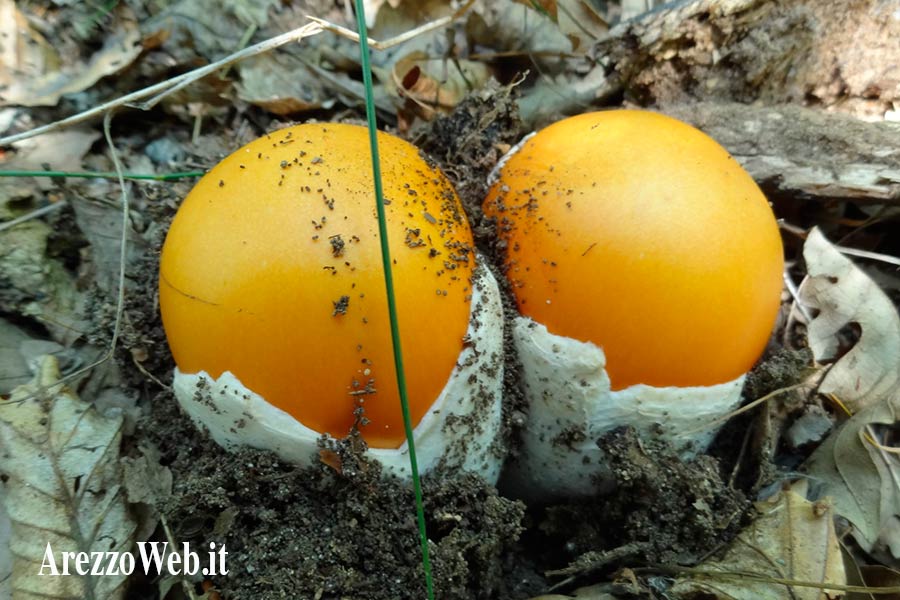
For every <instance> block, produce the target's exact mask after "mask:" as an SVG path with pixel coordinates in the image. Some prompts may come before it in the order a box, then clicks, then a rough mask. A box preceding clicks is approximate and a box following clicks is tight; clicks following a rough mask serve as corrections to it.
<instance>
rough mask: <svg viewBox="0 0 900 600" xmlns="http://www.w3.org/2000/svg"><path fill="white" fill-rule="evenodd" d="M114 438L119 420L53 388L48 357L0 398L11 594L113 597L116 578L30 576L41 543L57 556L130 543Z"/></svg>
mask: <svg viewBox="0 0 900 600" xmlns="http://www.w3.org/2000/svg"><path fill="white" fill-rule="evenodd" d="M121 436H122V418H121V417H119V416H114V417H111V416H104V415H101V414H100V413H99V412H97V410H96V409H95V408H94V407H93V405H91V404H89V403H87V402H82V401H81V400H80V399H79V398H78V397H77V396H76V395H75V394H74V393H73V392H72V391H70V390H69V389H67V388H65V387H63V386H62V385H61V384H60V383H59V367H58V366H57V363H56V359H54V358H53V357H51V356H46V357H44V358H43V359H42V361H41V363H40V367H39V370H38V372H37V375H36V376H35V378H34V380H33V381H32V382H31V383H28V384H26V385H23V386H20V387H18V388H16V389H15V390H13V392H12V395H11V397H10V398H9V399H8V400H5V401H0V458H2V462H0V469H2V472H3V474H4V475H5V476H6V478H7V481H6V484H5V498H4V501H5V502H4V503H5V508H6V511H7V513H8V516H9V519H10V521H11V523H12V532H11V538H10V542H9V543H10V550H11V553H12V556H13V569H12V575H11V577H10V580H11V581H10V583H11V586H10V587H11V588H12V595H13V597H14V598H17V599H21V600H28V599H31V598H35V599H36V598H43V599H47V598H84V599H86V600H94V599H97V600H99V599H104V600H106V599H111V600H115V599H117V598H122V597H123V594H124V588H125V581H126V577H125V576H124V575H119V576H116V575H110V576H102V577H92V576H79V575H76V574H73V575H71V576H69V577H45V576H41V575H39V573H40V572H41V565H42V563H43V562H44V555H45V551H46V548H47V545H48V544H49V545H50V547H51V548H52V551H53V554H54V556H55V557H57V563H59V557H60V556H61V553H62V552H88V553H90V552H94V551H103V552H109V551H112V552H122V551H127V550H129V549H130V548H131V545H132V544H133V542H134V535H135V528H136V524H135V521H134V520H133V518H132V516H131V514H130V511H129V507H128V503H127V501H126V498H125V491H124V488H123V487H122V483H121V482H122V474H121V467H120V464H119V444H120V441H121ZM57 566H58V565H57ZM46 572H47V571H46V569H45V573H46Z"/></svg>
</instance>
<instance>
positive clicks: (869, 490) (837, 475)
mask: <svg viewBox="0 0 900 600" xmlns="http://www.w3.org/2000/svg"><path fill="white" fill-rule="evenodd" d="M898 407H900V392H898V393H897V394H895V395H894V396H893V397H892V398H888V399H886V400H883V401H882V402H880V403H878V404H876V405H875V406H871V407H869V408H867V409H865V410H863V411H861V412H859V413H857V414H855V415H854V416H853V417H852V418H851V419H850V420H849V421H847V422H846V423H845V424H844V425H843V426H842V427H841V428H840V429H839V430H838V431H837V432H835V433H834V434H832V435H831V436H829V437H828V438H827V439H826V440H825V442H824V443H823V444H822V445H821V446H819V448H817V449H816V451H815V452H814V453H813V455H812V456H811V457H810V459H809V460H808V461H807V464H806V471H807V473H808V474H809V476H810V478H811V480H812V481H813V482H815V483H816V484H818V485H819V487H820V488H821V489H820V492H821V494H824V495H828V496H830V497H831V498H833V501H834V505H835V509H836V510H837V512H838V514H839V515H841V516H842V517H844V518H845V519H847V520H848V521H850V523H852V524H853V526H854V531H853V536H854V537H855V538H856V541H857V542H859V544H860V545H861V546H862V547H863V549H864V550H866V551H869V550H871V549H872V546H873V545H874V544H875V542H876V540H878V538H879V536H880V535H881V533H882V531H883V530H884V529H885V528H886V527H887V526H888V525H889V523H890V521H891V519H893V518H894V517H896V516H897V515H900V485H898V483H897V474H898V473H900V460H898V457H897V456H896V455H894V454H890V453H888V452H885V451H883V450H881V449H880V448H878V447H877V446H876V445H874V444H873V443H872V442H871V441H870V440H871V434H870V432H871V427H870V426H871V425H875V424H883V425H892V424H894V423H895V422H896V421H897V420H898V414H897V413H898V410H897V409H898Z"/></svg>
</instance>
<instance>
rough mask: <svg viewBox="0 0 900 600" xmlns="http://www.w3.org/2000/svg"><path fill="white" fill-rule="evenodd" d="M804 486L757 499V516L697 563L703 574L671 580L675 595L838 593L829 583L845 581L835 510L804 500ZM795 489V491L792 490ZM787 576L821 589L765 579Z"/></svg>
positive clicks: (771, 597)
mask: <svg viewBox="0 0 900 600" xmlns="http://www.w3.org/2000/svg"><path fill="white" fill-rule="evenodd" d="M805 488H806V486H805V484H802V483H801V484H796V485H795V486H794V487H793V488H792V489H789V490H784V491H782V492H780V493H779V494H778V495H776V496H775V497H774V498H772V499H771V500H768V501H764V502H757V503H756V505H755V506H756V510H757V512H758V514H757V517H756V518H755V519H754V520H753V523H751V524H750V525H749V526H748V527H747V528H746V529H744V530H743V531H742V532H741V533H740V534H739V535H738V537H737V538H736V539H735V540H734V542H732V544H731V545H730V546H729V547H728V549H727V550H726V551H725V554H724V556H723V557H722V558H721V559H713V560H707V561H706V562H704V563H702V564H700V565H699V566H698V567H697V571H700V572H702V573H703V574H702V575H700V574H689V575H686V576H684V577H681V578H679V579H678V580H676V582H675V585H674V586H673V587H672V589H671V590H670V594H671V595H672V596H673V597H674V598H684V599H687V598H693V597H696V596H698V595H700V596H702V597H703V598H715V599H720V600H745V599H746V600H782V599H783V598H793V599H795V600H824V599H825V598H829V599H834V598H838V597H840V596H842V595H843V594H842V593H841V592H838V591H833V590H832V591H828V588H827V585H828V584H836V585H846V582H847V578H846V575H845V573H844V562H843V557H842V555H841V548H840V545H839V544H838V539H837V535H836V534H835V529H834V510H833V508H832V506H831V505H830V504H829V503H828V502H827V501H824V500H823V501H818V502H809V501H808V500H806V498H805V497H804V496H805ZM795 490H796V491H795ZM772 578H775V579H789V580H793V581H802V582H806V583H812V584H823V588H824V589H823V588H818V587H806V586H803V587H801V586H797V585H792V586H785V585H782V584H778V583H773V582H770V581H767V579H772Z"/></svg>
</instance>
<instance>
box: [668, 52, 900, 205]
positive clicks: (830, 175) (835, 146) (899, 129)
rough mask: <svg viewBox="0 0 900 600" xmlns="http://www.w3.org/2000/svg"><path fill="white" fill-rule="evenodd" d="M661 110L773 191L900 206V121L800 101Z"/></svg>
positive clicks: (732, 103) (721, 104) (695, 106)
mask: <svg viewBox="0 0 900 600" xmlns="http://www.w3.org/2000/svg"><path fill="white" fill-rule="evenodd" d="M897 44H898V45H900V41H897ZM662 111H663V112H665V113H666V114H669V115H671V116H673V117H676V118H678V119H681V120H683V121H686V122H688V123H691V124H693V125H695V126H696V127H698V128H700V129H702V130H703V131H705V132H706V133H708V134H709V135H711V136H712V137H713V138H715V139H716V140H717V141H718V142H719V143H721V144H722V145H723V146H725V148H727V149H728V151H729V152H731V154H732V155H734V157H735V158H736V159H737V160H738V161H739V162H740V163H741V164H742V165H743V166H744V168H745V169H747V171H748V172H749V173H750V174H751V175H752V176H753V178H754V179H756V181H758V182H759V183H760V184H761V185H762V186H763V187H764V188H765V189H766V191H767V192H773V191H775V192H781V193H784V194H794V195H797V194H800V195H803V196H807V197H812V198H828V199H848V200H854V201H856V202H864V203H879V204H891V205H895V206H900V123H889V122H880V123H869V122H864V121H860V120H859V119H856V118H854V117H851V116H848V115H842V114H834V113H827V112H823V111H821V110H818V109H812V108H804V107H802V106H797V105H781V106H770V107H764V106H754V105H746V104H738V103H734V102H702V103H692V104H679V105H670V106H665V107H664V108H663V109H662Z"/></svg>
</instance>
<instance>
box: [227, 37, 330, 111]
mask: <svg viewBox="0 0 900 600" xmlns="http://www.w3.org/2000/svg"><path fill="white" fill-rule="evenodd" d="M238 72H239V73H240V75H241V82H240V83H239V84H237V90H238V97H239V98H240V99H241V100H245V101H247V102H249V103H250V104H254V105H256V106H259V107H260V108H263V109H265V110H267V111H269V112H272V113H275V114H276V115H290V114H293V113H299V112H304V111H309V110H318V109H320V108H330V107H331V106H332V105H333V104H334V99H333V96H332V95H331V94H326V93H325V91H324V90H323V88H322V85H321V81H320V79H319V78H318V77H311V76H310V73H309V70H308V69H307V68H306V64H305V63H304V62H303V61H302V60H301V59H299V58H298V57H296V56H292V55H288V54H283V53H278V52H270V53H268V54H263V55H261V56H257V57H254V58H251V59H248V60H245V61H242V62H241V63H240V64H239V65H238Z"/></svg>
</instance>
